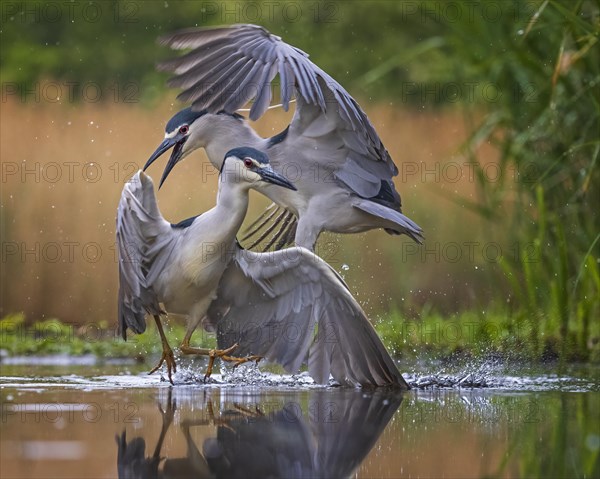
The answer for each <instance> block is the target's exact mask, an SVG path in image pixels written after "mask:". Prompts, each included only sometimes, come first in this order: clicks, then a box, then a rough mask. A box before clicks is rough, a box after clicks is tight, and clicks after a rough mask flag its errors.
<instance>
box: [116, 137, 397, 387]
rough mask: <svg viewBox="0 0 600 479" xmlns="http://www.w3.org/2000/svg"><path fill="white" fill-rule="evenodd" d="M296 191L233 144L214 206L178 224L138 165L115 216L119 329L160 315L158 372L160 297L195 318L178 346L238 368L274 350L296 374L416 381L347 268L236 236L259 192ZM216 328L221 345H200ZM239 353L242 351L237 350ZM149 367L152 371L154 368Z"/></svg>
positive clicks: (261, 159) (167, 355) (259, 157)
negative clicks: (351, 285)
mask: <svg viewBox="0 0 600 479" xmlns="http://www.w3.org/2000/svg"><path fill="white" fill-rule="evenodd" d="M265 184H270V185H273V187H277V188H281V189H286V190H289V191H294V189H295V187H294V185H292V184H291V183H290V182H289V181H288V180H287V179H286V178H285V177H283V176H282V175H280V174H278V173H276V172H275V171H274V170H273V168H272V167H271V165H270V162H269V158H268V156H267V155H265V154H264V153H262V152H260V151H258V150H255V149H253V148H235V149H233V150H231V151H229V152H227V153H226V154H225V155H224V160H223V163H222V166H221V172H220V175H219V183H218V194H217V203H216V206H215V207H214V208H212V209H211V210H209V211H207V212H205V213H204V214H201V215H199V216H196V217H194V218H190V219H189V220H185V221H183V222H181V223H178V224H171V223H169V222H167V221H166V220H165V219H164V218H163V217H162V215H161V213H160V211H159V209H158V205H157V202H156V197H155V193H154V187H153V183H152V180H151V179H150V177H148V176H146V175H145V174H144V173H143V172H141V171H140V172H138V173H136V175H134V177H133V178H132V180H131V181H129V182H128V183H127V184H126V185H125V187H124V189H123V193H122V196H121V200H120V202H119V207H118V213H117V243H118V251H119V280H120V285H119V325H120V329H121V331H122V334H123V337H126V330H127V329H131V330H132V331H133V332H135V333H138V334H139V333H142V332H143V331H144V330H145V327H146V314H151V315H153V316H154V319H155V321H156V325H157V328H158V332H159V334H160V336H161V340H162V344H163V355H162V357H161V360H160V362H159V364H158V365H157V367H156V368H154V369H153V371H155V370H156V369H158V368H159V367H160V366H161V365H162V363H163V362H164V363H166V366H167V370H168V375H169V379H170V381H171V382H173V381H172V372H174V371H175V368H176V365H175V359H174V356H173V351H172V349H171V347H170V346H169V344H168V342H167V339H166V337H165V334H164V331H163V328H162V324H161V318H160V316H161V315H162V314H164V311H163V309H162V307H161V304H162V305H164V308H165V309H166V310H167V311H168V312H169V313H174V314H179V315H184V316H187V330H186V334H185V337H184V338H183V341H182V344H181V347H180V350H181V352H182V353H184V354H202V355H208V356H209V358H210V359H209V366H208V370H207V376H208V375H210V372H211V370H212V365H213V362H214V360H215V358H217V357H221V358H223V359H225V360H227V361H233V362H234V363H235V364H236V365H237V364H241V363H243V362H246V361H249V360H258V359H260V358H263V357H264V358H265V359H267V360H269V361H274V362H277V363H279V364H281V365H282V366H283V367H284V368H285V369H286V370H287V371H289V372H292V373H293V372H297V371H298V370H299V368H300V367H301V365H302V364H303V363H305V362H306V363H307V364H308V371H309V374H310V375H311V376H312V377H313V379H314V380H315V381H316V382H318V383H327V381H328V380H329V378H330V375H331V376H333V378H334V379H335V380H336V381H337V382H339V383H340V384H344V385H354V386H357V385H362V386H388V385H389V386H396V387H399V388H402V389H408V385H407V384H406V382H405V381H404V379H403V378H402V375H401V374H400V373H399V371H398V369H397V368H396V366H395V364H394V362H393V360H392V359H391V357H390V356H389V354H388V352H387V351H386V349H385V347H384V346H383V344H382V342H381V340H380V339H379V337H378V336H377V333H376V332H375V330H374V329H373V327H372V326H371V324H370V322H369V320H368V319H367V317H366V315H365V313H364V312H363V310H362V309H361V308H360V306H359V305H358V303H357V302H356V301H355V300H354V298H353V297H352V295H351V294H350V292H349V290H348V287H347V286H346V284H345V283H344V282H343V280H342V279H341V278H340V276H339V275H338V274H337V273H336V272H335V271H334V270H333V268H331V267H330V266H329V265H328V264H327V263H326V262H324V261H323V260H321V259H320V258H319V257H318V256H316V255H315V254H314V253H312V252H310V251H309V250H307V249H305V248H302V247H293V248H287V249H283V250H280V251H276V252H269V253H256V252H252V251H248V250H244V249H243V248H241V247H240V245H239V244H238V243H237V240H236V234H237V233H238V230H239V228H240V227H241V225H242V222H243V220H244V217H245V215H246V212H247V209H248V196H249V190H250V189H251V188H255V189H258V188H260V187H263V186H264V185H265ZM200 325H202V326H203V327H204V328H205V329H206V330H208V331H216V333H217V344H218V347H219V348H220V349H216V350H208V349H202V348H194V347H192V346H191V345H190V340H191V337H192V334H193V333H194V331H195V330H196V329H197V328H198V326H200ZM234 352H235V355H236V356H232V354H233V353H234ZM153 371H151V372H153Z"/></svg>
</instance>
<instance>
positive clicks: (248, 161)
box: [244, 158, 254, 168]
mask: <svg viewBox="0 0 600 479" xmlns="http://www.w3.org/2000/svg"><path fill="white" fill-rule="evenodd" d="M244 166H245V167H246V168H252V167H253V166H254V162H253V161H252V160H251V159H250V158H244Z"/></svg>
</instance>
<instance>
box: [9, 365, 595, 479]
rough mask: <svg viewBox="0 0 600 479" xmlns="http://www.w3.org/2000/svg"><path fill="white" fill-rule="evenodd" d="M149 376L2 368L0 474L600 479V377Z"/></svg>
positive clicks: (134, 371) (424, 373)
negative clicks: (398, 388)
mask: <svg viewBox="0 0 600 479" xmlns="http://www.w3.org/2000/svg"><path fill="white" fill-rule="evenodd" d="M17 362H18V361H17ZM59 363H60V362H59ZM146 370H147V369H146V366H137V365H122V364H121V365H118V364H115V365H95V364H91V363H90V364H82V365H79V366H73V365H67V364H56V365H51V364H48V365H45V366H32V365H28V364H21V365H19V364H13V365H7V364H3V365H2V370H1V377H0V386H1V389H0V396H1V400H2V429H1V430H2V433H1V437H0V454H1V457H2V460H1V462H0V464H1V465H0V477H2V478H3V479H4V478H27V477H38V478H54V477H56V478H71V477H73V478H80V477H91V478H96V477H97V478H103V477H139V478H141V477H190V476H194V477H348V476H354V475H355V476H356V477H387V478H396V477H451V478H454V477H455V478H464V477H541V476H545V477H600V392H599V391H600V388H599V384H600V382H599V381H598V370H597V369H594V368H584V369H581V368H575V369H567V370H565V371H562V372H561V374H557V373H555V372H549V371H533V370H530V371H520V372H518V373H514V374H511V375H509V374H506V371H497V370H496V371H494V370H485V371H484V370H482V369H481V368H479V369H478V370H477V369H476V370H472V371H470V372H467V373H466V374H465V372H464V371H462V372H461V371H458V372H455V374H453V373H452V372H447V371H443V372H439V368H438V369H434V368H432V367H431V366H429V367H428V368H427V367H425V368H421V369H420V370H419V369H418V368H417V369H416V370H415V371H416V372H413V373H412V374H408V375H407V378H408V379H409V381H410V382H411V383H413V384H415V385H416V384H420V385H421V386H422V387H423V388H424V389H418V388H415V389H413V390H411V391H409V392H406V393H403V394H399V393H394V392H390V391H366V390H354V389H345V388H339V387H320V386H315V385H314V384H312V382H311V381H310V378H308V377H307V376H305V375H300V376H297V377H290V376H278V375H275V374H269V373H259V372H258V371H256V370H255V369H252V368H249V369H245V370H244V369H241V368H240V370H239V371H238V372H236V373H235V374H230V375H226V376H219V375H216V376H215V381H214V382H213V383H210V384H203V383H202V382H200V381H199V380H198V379H199V378H198V377H197V376H196V375H194V374H191V373H189V372H188V373H187V374H186V373H185V372H182V373H178V375H177V376H176V385H175V386H174V387H170V386H169V383H167V382H165V381H164V380H161V377H160V376H154V375H153V376H148V375H147V374H145V371H146ZM433 370H435V371H437V372H436V373H431V371H433ZM499 372H501V373H504V374H498V373H499ZM469 374H471V376H470V377H468V375H469ZM465 378H466V379H465ZM460 381H462V382H461V383H460V384H461V385H462V386H463V387H460V386H459V385H457V384H458V383H459V382H460ZM426 384H428V385H427V387H425V385H426ZM444 384H450V385H452V386H451V387H441V386H443V385H444ZM465 384H479V385H480V386H479V387H464V385H465ZM482 385H483V386H482Z"/></svg>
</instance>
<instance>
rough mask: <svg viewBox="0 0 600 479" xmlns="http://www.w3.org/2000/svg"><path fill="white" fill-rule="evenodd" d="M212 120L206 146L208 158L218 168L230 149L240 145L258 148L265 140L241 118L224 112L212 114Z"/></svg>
mask: <svg viewBox="0 0 600 479" xmlns="http://www.w3.org/2000/svg"><path fill="white" fill-rule="evenodd" d="M210 121H211V128H210V129H207V133H206V138H205V145H204V148H205V150H206V155H207V156H208V159H209V160H210V162H211V163H212V164H213V166H214V167H215V168H217V169H218V170H220V169H221V165H222V164H223V159H224V158H225V153H227V152H228V151H229V150H231V149H232V148H237V147H239V146H249V147H252V148H257V147H258V146H259V145H260V144H261V142H262V140H263V139H262V138H261V137H260V136H258V135H257V134H256V133H255V132H254V130H253V129H252V128H250V127H249V126H248V125H247V124H246V122H245V121H244V120H240V119H239V118H233V117H231V116H229V115H223V114H221V115H211V118H210Z"/></svg>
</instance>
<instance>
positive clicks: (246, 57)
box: [144, 25, 423, 251]
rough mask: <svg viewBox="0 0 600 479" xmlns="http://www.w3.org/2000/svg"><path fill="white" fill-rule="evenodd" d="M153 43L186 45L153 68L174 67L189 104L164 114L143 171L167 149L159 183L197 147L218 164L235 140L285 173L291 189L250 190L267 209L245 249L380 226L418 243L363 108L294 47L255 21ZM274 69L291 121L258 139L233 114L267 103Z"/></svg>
mask: <svg viewBox="0 0 600 479" xmlns="http://www.w3.org/2000/svg"><path fill="white" fill-rule="evenodd" d="M159 41H160V43H161V44H163V45H166V46H169V47H171V48H173V49H177V50H191V51H190V52H189V53H186V54H185V55H182V56H180V57H177V58H174V59H172V60H169V61H165V62H164V63H161V64H160V65H159V69H160V70H163V71H168V72H172V73H174V74H175V76H174V77H173V78H171V80H169V85H170V86H172V87H177V88H182V89H183V92H182V93H181V94H180V95H179V97H178V98H180V99H181V100H183V101H185V102H188V103H191V107H188V108H186V109H184V110H182V111H180V112H178V113H177V114H176V115H174V116H173V118H171V120H169V122H168V123H167V126H166V133H165V139H164V141H163V142H162V143H161V144H160V146H159V147H158V148H157V149H156V151H155V152H154V153H153V154H152V156H151V157H150V158H149V160H148V162H147V163H146V165H145V167H144V170H145V169H146V168H148V167H149V166H150V165H151V164H152V163H153V162H154V161H155V160H156V159H157V158H158V157H160V156H161V155H162V154H163V153H165V152H166V151H168V150H169V149H171V148H173V152H172V154H171V157H170V159H169V161H168V163H167V166H166V167H165V170H164V172H163V175H162V179H161V182H160V184H161V185H162V183H163V182H164V180H165V179H166V178H167V176H168V175H169V173H170V172H171V170H172V169H173V167H174V166H175V165H176V164H177V163H178V162H179V161H181V160H182V159H183V158H185V157H186V156H188V155H189V154H190V153H191V152H193V151H194V150H196V149H198V148H204V149H205V150H206V154H207V156H208V159H209V160H210V162H211V163H212V164H213V165H214V166H215V168H217V169H220V168H221V164H222V161H223V157H224V154H225V152H227V151H228V150H229V149H231V148H233V147H235V146H237V145H240V144H243V145H248V146H250V147H253V148H255V149H257V150H259V151H261V152H264V153H267V154H268V155H269V157H270V158H271V164H272V166H273V169H274V170H275V171H277V172H279V173H284V174H285V173H286V172H290V171H293V172H294V184H295V185H296V187H297V190H296V191H292V190H286V189H281V188H277V187H275V186H272V185H268V184H264V185H260V186H258V187H257V190H258V191H260V192H261V193H263V194H264V195H266V196H267V197H268V198H270V199H271V200H272V201H273V202H274V206H273V207H271V208H269V209H267V211H265V213H264V214H263V215H262V216H261V217H260V218H259V219H258V220H257V221H256V222H255V223H254V225H253V226H252V227H251V228H250V231H249V233H248V236H247V237H246V238H244V239H248V238H251V237H254V238H255V240H254V242H253V244H252V246H250V248H252V247H254V246H256V245H257V244H259V243H261V242H262V241H263V240H265V239H266V240H268V243H267V245H266V247H265V249H269V248H271V247H275V249H279V248H281V247H283V246H285V245H287V244H291V243H294V242H295V244H296V245H297V246H302V247H305V248H307V249H310V250H311V251H312V250H314V246H315V243H316V241H317V239H318V237H319V235H320V233H321V232H322V231H331V232H335V233H359V232H363V231H367V230H371V229H377V228H383V229H384V230H385V231H387V232H388V233H389V234H393V235H400V234H406V235H408V236H409V237H410V238H412V239H413V240H415V241H416V242H418V243H421V242H422V240H423V236H422V230H421V228H420V227H419V226H418V225H417V224H415V223H414V222H413V221H412V220H410V219H409V218H408V217H406V216H404V215H403V214H402V210H401V201H400V195H399V194H398V192H397V191H396V188H395V186H394V183H393V181H392V179H393V177H394V176H396V175H397V174H398V169H397V167H396V165H395V164H394V162H393V161H392V159H391V157H390V155H389V153H388V151H387V150H386V148H385V147H384V145H383V143H382V141H381V139H380V138H379V136H378V135H377V132H376V131H375V128H374V127H373V125H372V124H371V122H370V121H369V119H368V118H367V115H366V114H365V112H364V111H363V110H362V109H361V107H360V106H359V105H358V103H357V102H356V101H355V100H354V99H353V98H352V97H351V96H350V94H349V93H348V92H347V91H346V90H345V89H344V88H343V87H342V86H341V85H340V84H339V83H338V82H336V81H335V80H334V79H333V78H332V77H330V76H329V75H328V74H327V73H325V72H324V71H323V70H321V69H320V68H319V67H318V66H316V65H315V64H314V63H312V62H311V61H310V60H309V58H308V55H307V54H306V53H304V52H303V51H302V50H299V49H298V48H295V47H293V46H291V45H288V44H287V43H285V42H283V41H282V40H281V38H279V37H278V36H275V35H273V34H271V33H269V32H268V31H267V30H265V29H264V28H262V27H259V26H255V25H233V26H227V27H217V28H202V29H189V30H183V31H179V32H176V33H174V34H172V35H167V36H165V37H162V38H161V39H159ZM276 75H279V78H280V90H281V101H282V106H283V108H284V109H285V110H286V111H287V109H288V108H289V104H290V102H291V101H292V97H295V100H296V110H295V113H294V117H293V119H292V122H291V124H290V125H289V126H288V127H287V128H286V129H285V130H284V131H282V132H281V133H280V134H278V135H275V136H274V137H272V138H262V137H261V136H259V135H258V134H257V133H256V132H255V131H254V130H253V129H252V128H251V127H250V126H249V125H248V124H247V122H246V121H245V119H244V118H243V117H242V116H241V115H239V114H237V113H236V111H237V110H239V109H241V108H242V107H244V106H245V105H246V104H247V103H248V102H249V101H250V100H253V104H252V107H251V108H250V112H249V117H250V119H251V120H256V119H258V118H259V117H261V116H262V115H263V113H265V111H266V110H267V109H268V107H269V104H270V102H271V97H272V86H271V83H272V81H273V80H274V78H275V76H276Z"/></svg>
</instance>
